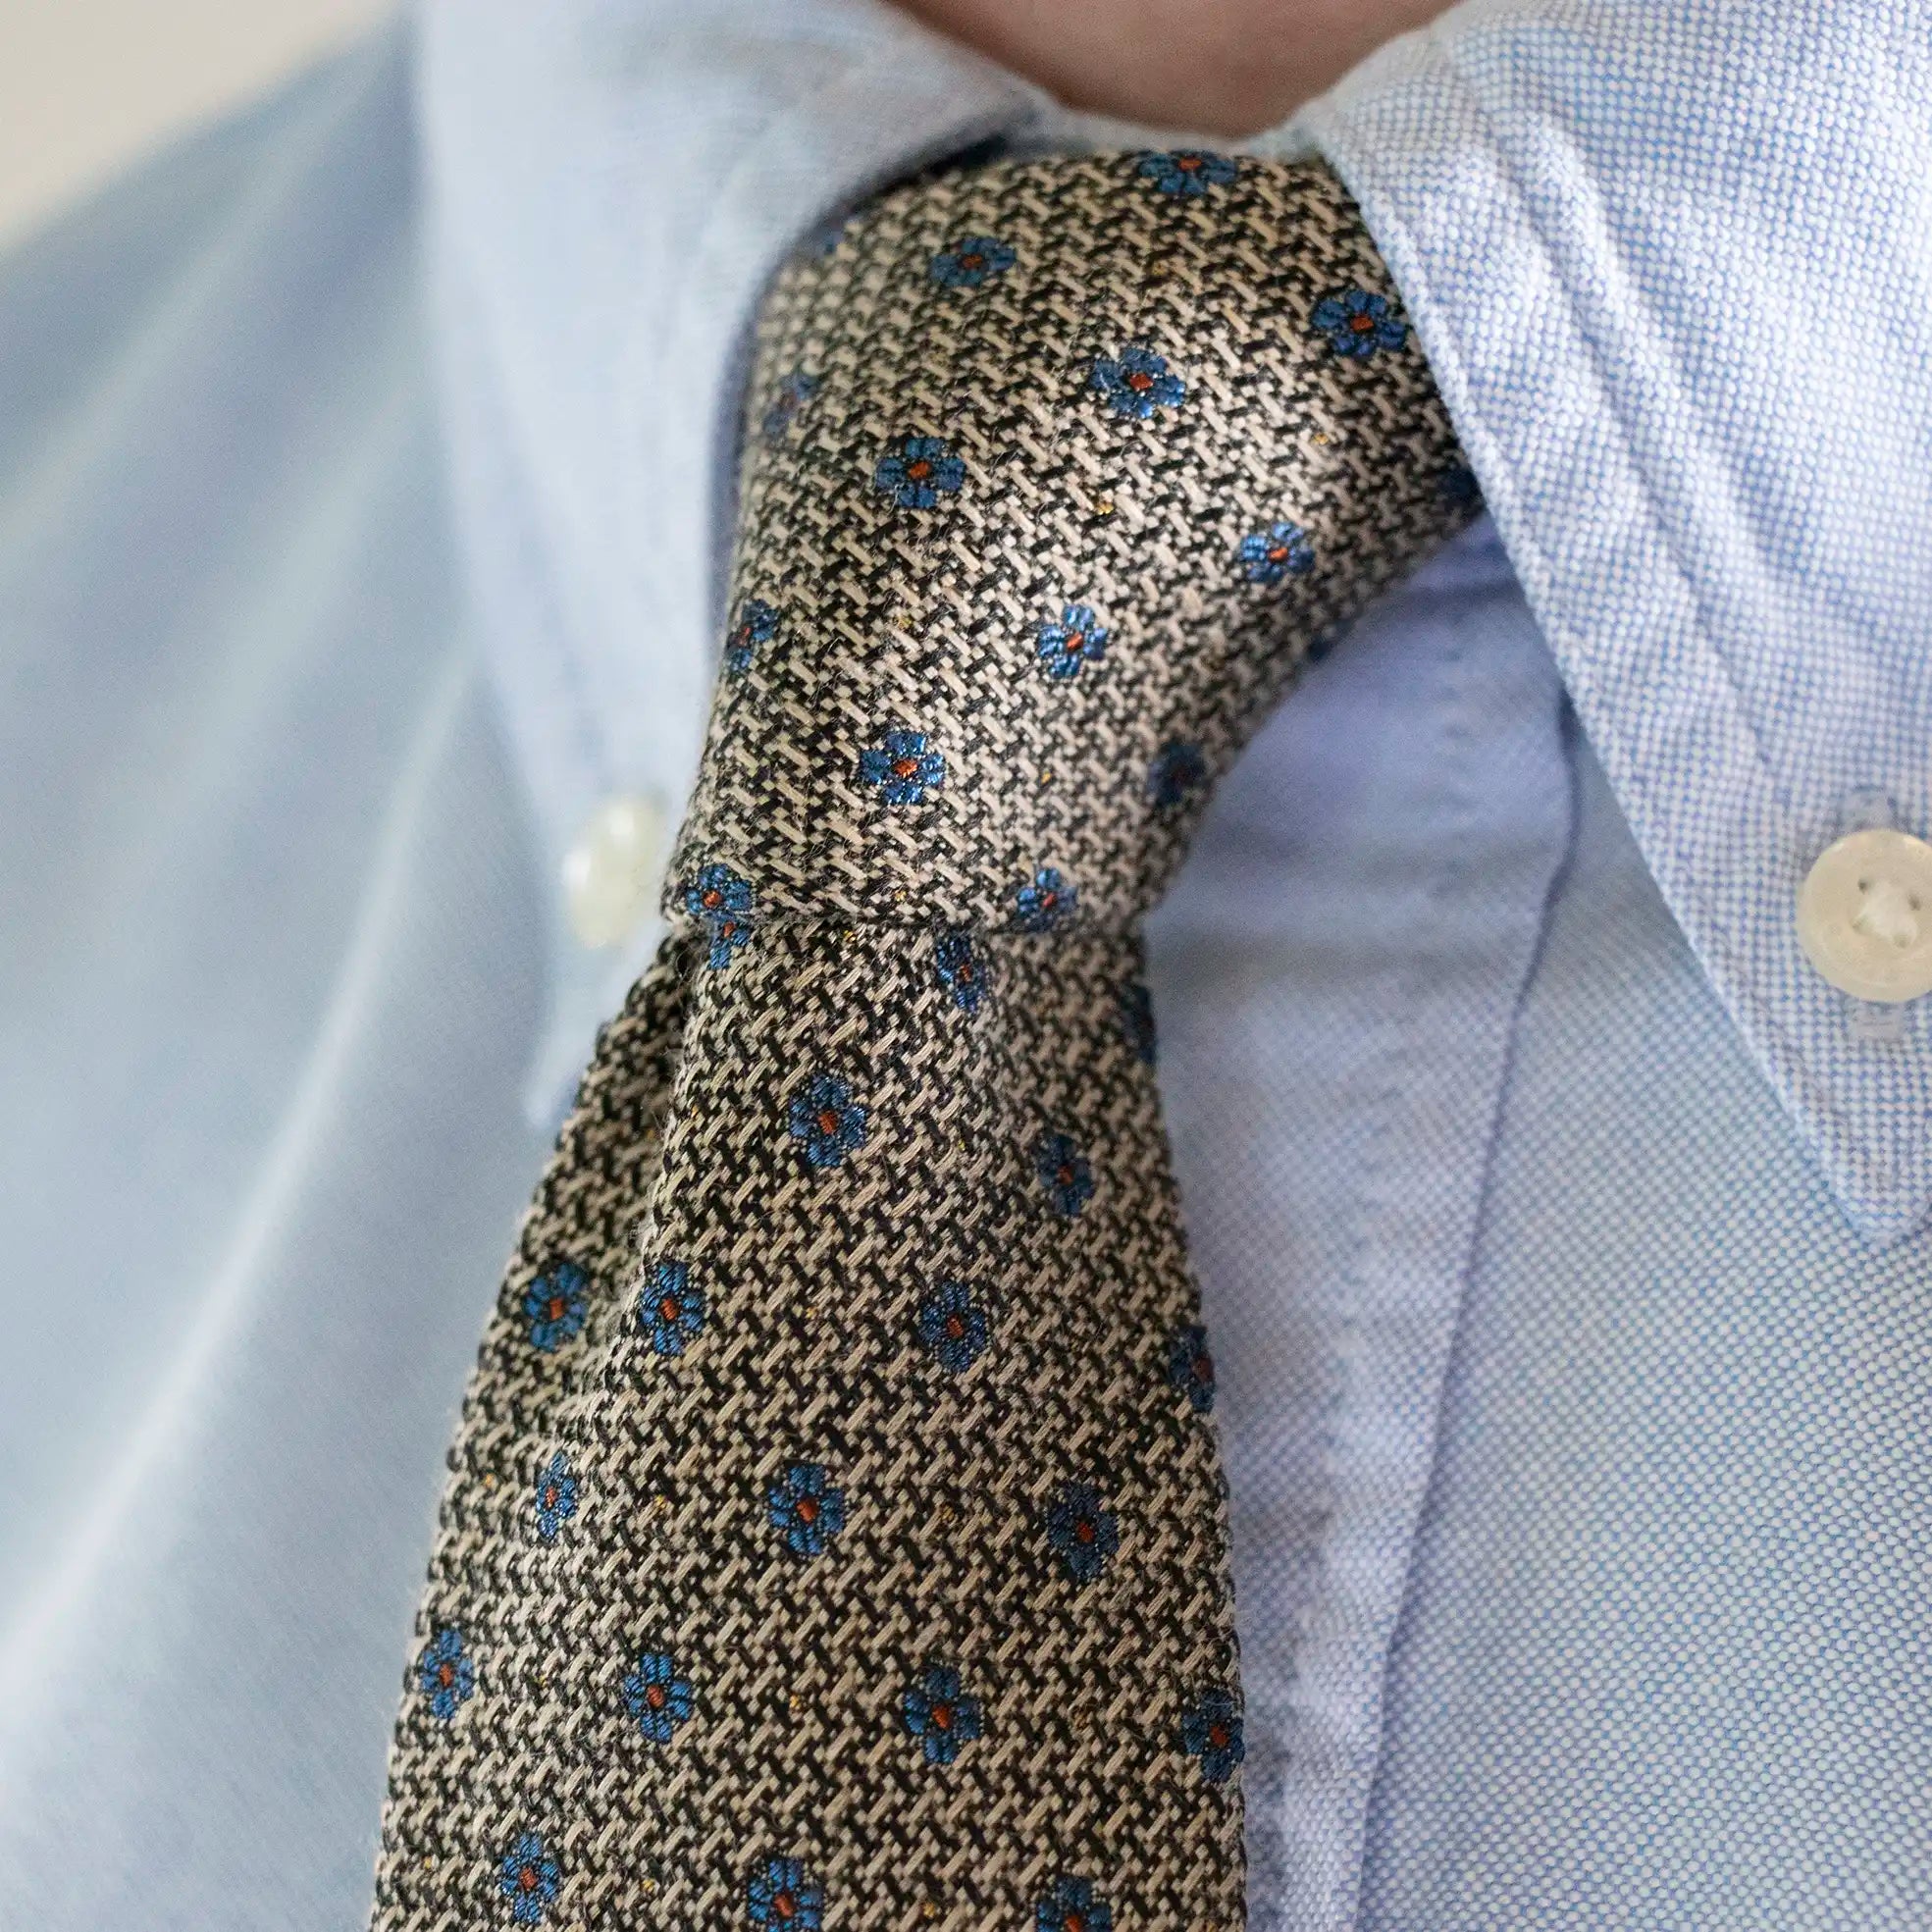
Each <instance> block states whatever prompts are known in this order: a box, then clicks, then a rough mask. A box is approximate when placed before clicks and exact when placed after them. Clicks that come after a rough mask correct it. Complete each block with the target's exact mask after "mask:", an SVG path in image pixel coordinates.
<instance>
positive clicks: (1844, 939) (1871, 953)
mask: <svg viewBox="0 0 1932 1932" xmlns="http://www.w3.org/2000/svg"><path fill="white" fill-rule="evenodd" d="M1798 941H1799V944H1800V945H1801V946H1802V947H1803V948H1804V953H1805V957H1806V958H1807V959H1808V960H1809V961H1810V962H1811V964H1812V965H1813V966H1816V967H1817V968H1818V970H1819V971H1820V972H1821V973H1823V974H1824V976H1825V977H1826V978H1827V979H1828V980H1830V981H1831V983H1832V984H1833V985H1834V986H1836V987H1837V988H1838V989H1839V991H1840V992H1843V993H1850V994H1852V995H1853V996H1854V998H1856V999H1860V1000H1876V1001H1880V1002H1884V1003H1895V1002H1898V1001H1901V1000H1915V999H1917V998H1918V997H1919V995H1920V994H1922V993H1932V845H1927V844H1926V843H1925V841H1924V840H1923V839H1915V838H1912V837H1911V836H1910V835H1909V834H1908V833H1906V832H1897V831H1891V830H1889V829H1873V830H1869V831H1863V832H1853V833H1852V834H1851V835H1850V836H1849V837H1846V838H1842V839H1840V840H1839V841H1838V843H1837V844H1836V845H1831V846H1827V847H1826V848H1825V850H1824V851H1823V852H1821V853H1820V854H1819V855H1818V858H1817V862H1816V863H1815V864H1813V865H1812V867H1811V869H1810V871H1809V872H1808V873H1806V874H1805V878H1804V883H1803V885H1802V886H1801V887H1800V888H1799V894H1798Z"/></svg>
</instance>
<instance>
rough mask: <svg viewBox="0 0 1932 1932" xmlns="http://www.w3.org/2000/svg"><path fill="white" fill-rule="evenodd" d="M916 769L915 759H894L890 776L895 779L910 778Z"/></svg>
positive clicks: (916, 760)
mask: <svg viewBox="0 0 1932 1932" xmlns="http://www.w3.org/2000/svg"><path fill="white" fill-rule="evenodd" d="M918 768H919V761H918V759H917V758H894V759H893V761H892V775H893V776H894V777H895V778H910V777H912V775H913V774H914V772H915V771H916V770H918Z"/></svg>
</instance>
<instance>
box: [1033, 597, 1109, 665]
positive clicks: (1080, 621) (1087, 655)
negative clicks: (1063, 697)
mask: <svg viewBox="0 0 1932 1932" xmlns="http://www.w3.org/2000/svg"><path fill="white" fill-rule="evenodd" d="M1037 648H1038V651H1039V657H1040V662H1041V663H1042V664H1044V665H1045V666H1046V673H1047V676H1048V677H1050V678H1059V679H1060V680H1061V681H1062V682H1063V683H1064V682H1065V681H1066V680H1067V679H1069V678H1076V677H1078V676H1079V675H1080V672H1081V670H1082V669H1083V668H1084V667H1085V666H1086V665H1088V664H1097V663H1099V662H1100V660H1101V659H1102V658H1103V657H1105V656H1106V655H1107V632H1106V631H1105V630H1104V629H1103V628H1102V627H1101V623H1100V619H1099V618H1098V617H1097V616H1096V615H1095V614H1094V611H1093V609H1092V607H1091V606H1090V605H1087V604H1084V603H1070V604H1068V605H1066V606H1065V607H1064V608H1063V609H1062V611H1061V613H1060V615H1059V617H1058V618H1053V617H1046V618H1042V619H1041V621H1040V629H1039V644H1038V647H1037Z"/></svg>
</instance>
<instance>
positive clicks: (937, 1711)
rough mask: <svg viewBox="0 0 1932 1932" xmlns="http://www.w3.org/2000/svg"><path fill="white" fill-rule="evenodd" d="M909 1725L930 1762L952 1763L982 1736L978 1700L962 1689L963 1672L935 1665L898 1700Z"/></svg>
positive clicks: (908, 1728)
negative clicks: (966, 1747)
mask: <svg viewBox="0 0 1932 1932" xmlns="http://www.w3.org/2000/svg"><path fill="white" fill-rule="evenodd" d="M899 1708H900V1710H901V1711H902V1712H903V1713H904V1714H905V1718H906V1728H907V1730H909V1731H910V1732H911V1733H912V1734H913V1736H914V1737H915V1738H916V1739H918V1741H919V1743H920V1744H921V1745H922V1746H924V1748H925V1761H926V1762H927V1763H928V1764H950V1763H952V1761H953V1760H954V1758H956V1757H957V1756H959V1754H960V1751H961V1749H962V1748H963V1747H964V1746H966V1745H968V1744H970V1743H971V1742H972V1740H973V1739H974V1738H976V1737H978V1735H979V1699H978V1698H977V1697H967V1696H966V1694H965V1692H964V1691H962V1690H961V1688H960V1673H959V1672H958V1671H957V1670H954V1669H952V1668H951V1667H950V1666H948V1665H945V1664H935V1665H934V1666H933V1667H932V1668H931V1669H930V1670H928V1671H927V1672H926V1674H925V1676H924V1678H923V1680H921V1682H919V1683H918V1684H916V1685H914V1687H913V1689H911V1690H910V1691H908V1692H907V1693H906V1694H905V1696H904V1697H901V1698H900V1700H899Z"/></svg>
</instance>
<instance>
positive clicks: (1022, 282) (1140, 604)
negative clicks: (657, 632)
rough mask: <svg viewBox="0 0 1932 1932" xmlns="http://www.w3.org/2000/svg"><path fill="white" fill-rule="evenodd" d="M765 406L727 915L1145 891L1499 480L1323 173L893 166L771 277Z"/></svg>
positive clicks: (724, 903) (752, 523)
mask: <svg viewBox="0 0 1932 1932" xmlns="http://www.w3.org/2000/svg"><path fill="white" fill-rule="evenodd" d="M749 426H750V427H749V433H748V436H747V439H746V451H745V460H744V465H743V472H742V477H741V508H740V519H739V536H738V545H737V551H736V564H735V572H734V582H733V585H732V592H731V602H730V606H729V612H728V617H727V632H726V637H725V643H724V651H723V664H722V674H721V678H720V683H719V689H718V697H717V702H716V705H715V707H714V710H713V713H712V719H711V725H710V730H709V735H708V739H707V743H706V747H705V757H704V762H703V766H702V769H701V773H700V778H699V784H698V789H697V793H696V796H695V798H694V801H693V805H692V809H691V813H690V816H689V818H688V819H687V821H686V824H685V828H684V832H683V834H682V836H681V839H680V842H679V857H678V862H677V864H676V866H675V867H674V874H673V881H672V886H671V893H672V903H671V908H670V910H671V911H672V913H673V915H674V916H678V915H681V916H683V917H685V918H687V919H696V920H699V921H701V922H702V923H704V924H705V925H706V926H707V927H709V928H710V929H711V930H712V932H713V933H714V934H716V933H717V932H719V931H721V930H725V931H727V934H729V933H735V932H738V931H742V930H746V929H749V927H750V926H751V924H753V923H754V922H756V921H757V920H760V919H768V918H780V917H832V918H838V919H843V920H848V921H854V920H865V919H877V918H892V919H907V920H920V921H924V920H932V919H937V920H941V921H944V922H946V923H949V924H963V925H977V926H1018V927H1019V928H1021V929H1037V928H1040V927H1044V926H1047V925H1052V924H1056V923H1060V922H1063V921H1065V920H1068V919H1079V920H1092V921H1097V922H1099V923H1102V924H1121V923H1124V922H1127V921H1130V920H1131V919H1132V918H1134V917H1135V916H1136V915H1137V914H1140V913H1141V912H1143V911H1144V910H1146V908H1147V907H1148V906H1149V905H1151V904H1152V903H1153V901H1154V900H1155V899H1157V898H1158V897H1159V896H1160V894H1161V892H1162V890H1163V889H1164V888H1165V886H1166V884H1167V882H1168V879H1169V878H1170V876H1171V875H1172V873H1173V871H1174V869H1175V865H1176V864H1177V863H1178V862H1179V860H1180V858H1181V856H1182V855H1183V853H1184V851H1185V846H1186V841H1187V836H1188V833H1189V831H1190V830H1191V827H1192V825H1193V824H1194V822H1195V820H1196V818H1197V816H1198V814H1199V812H1200V809H1201V808H1202V806H1203V805H1204V803H1205V801H1206V797H1207V794H1208V790H1209V788H1210V785H1211V783H1212V781H1213V780H1214V779H1215V777H1216V776H1218V774H1219V773H1220V772H1221V771H1222V770H1223V769H1224V768H1225V767H1226V765H1227V763H1228V761H1229V760H1230V759H1231V758H1232V757H1233V756H1234V754H1235V753H1236V752H1237V751H1238V750H1239V748H1240V746H1241V745H1242V743H1243V742H1244V741H1245V740H1246V738H1247V736H1248V734H1249V733H1250V732H1251V731H1252V729H1253V728H1254V725H1255V724H1256V723H1257V722H1258V720H1259V719H1260V718H1261V717H1262V716H1263V715H1264V714H1265V713H1266V711H1267V709H1268V707H1269V706H1270V705H1272V704H1273V702H1274V701H1275V700H1276V698H1277V697H1278V696H1279V693H1280V691H1281V689H1282V688H1283V686H1284V684H1285V683H1286V681H1287V680H1288V678H1289V677H1290V676H1291V675H1292V673H1293V672H1294V670H1295V669H1296V668H1297V666H1299V665H1300V664H1301V663H1302V662H1303V661H1305V660H1306V658H1307V657H1308V656H1309V655H1310V653H1312V652H1316V651H1319V649H1320V648H1321V646H1322V645H1323V644H1324V643H1326V642H1327V641H1328V639H1329V638H1331V637H1332V635H1333V634H1334V632H1335V631H1336V629H1337V628H1338V627H1339V626H1341V625H1342V624H1344V623H1345V622H1346V621H1347V620H1348V619H1349V618H1350V617H1352V616H1353V615H1354V614H1355V612H1356V611H1357V610H1358V609H1359V608H1360V606H1361V605H1362V604H1363V603H1364V602H1365V601H1366V600H1368V598H1369V597H1370V596H1372V595H1373V593H1374V592H1375V591H1376V589H1378V588H1379V587H1380V586H1381V584H1383V583H1384V581H1385V580H1386V579H1387V578H1388V577H1389V576H1390V575H1392V574H1393V573H1394V572H1396V571H1398V570H1400V569H1402V568H1404V567H1405V566H1407V565H1409V564H1411V563H1413V562H1414V561H1415V560H1417V558H1418V557H1419V556H1420V555H1421V554H1423V553H1424V552H1425V551H1426V549H1427V548H1430V547H1431V546H1432V545H1434V544H1435V543H1436V542H1437V541H1438V540H1439V539H1440V538H1441V537H1442V536H1444V535H1446V534H1447V533H1448V532H1449V531H1450V530H1452V529H1453V528H1455V527H1456V525H1457V524H1459V523H1461V522H1463V521H1465V520H1466V519H1467V517H1468V516H1469V515H1470V514H1471V512H1472V509H1473V506H1474V501H1475V492H1474V486H1473V483H1472V482H1471V480H1470V478H1469V473H1468V471H1467V470H1466V469H1465V468H1463V467H1462V463H1461V458H1460V456H1459V455H1458V452H1457V449H1456V445H1455V442H1454V438H1453V435H1452V433H1451V431H1450V429H1449V426H1448V422H1447V419H1446V417H1445V415H1444V413H1443V411H1442V409H1441V406H1440V403H1439V401H1438V400H1437V398H1436V392H1435V387H1434V384H1433V382H1432V381H1431V378H1430V375H1429V371H1428V368H1427V366H1426V365H1425V363H1424V362H1423V359H1422V356H1421V353H1420V351H1419V349H1418V347H1417V345H1416V343H1415V341H1414V339H1413V338H1412V336H1411V334H1410V331H1409V329H1408V327H1407V325H1406V323H1405V322H1404V321H1403V319H1402V316H1401V313H1400V310H1399V306H1398V304H1397V301H1396V298H1395V296H1394V294H1393V292H1392V290H1391V289H1390V288H1389V287H1388V285H1387V283H1386V279H1385V277H1384V272H1383V270H1382V267H1381V264H1380V262H1379V260H1378V258H1377V256H1376V253H1375V250H1374V248H1373V246H1372V244H1371V243H1370V241H1369V239H1368V236H1367V235H1366V233H1365V232H1364V230H1363V228H1362V226H1361V222H1360V219H1359V217H1358V216H1357V214H1356V212H1355V210H1354V208H1353V206H1352V204H1351V203H1350V202H1349V201H1348V199H1347V197H1346V196H1345V194H1344V193H1343V191H1342V190H1341V188H1340V187H1339V185H1338V184H1337V183H1336V182H1335V180H1334V178H1333V176H1332V174H1330V173H1329V171H1328V170H1327V169H1326V168H1324V167H1322V166H1320V165H1319V164H1287V163H1279V162H1263V161H1254V160H1246V159H1243V160H1239V161H1236V160H1233V159H1230V158H1227V157H1224V156H1219V155H1208V154H1193V153H1182V154H1158V155H1157V154H1148V155H1109V156H1096V157H1088V158H1082V159H1054V160H1035V161H1025V162H1007V163H999V164H996V165H993V166H989V167H986V168H983V169H980V170H978V171H976V172H971V173H957V174H949V175H942V176H939V177H936V178H933V179H930V180H927V181H923V182H920V183H915V184H914V185H912V186H910V187H906V188H903V189H900V190H898V191H896V192H894V193H891V194H889V195H887V196H885V197H883V198H882V199H880V200H878V201H876V202H874V203H872V204H870V205H869V206H867V207H866V208H865V209H863V210H862V211H861V212H860V213H859V214H857V215H855V216H854V217H852V218H851V219H850V220H849V221H847V222H846V223H845V224H844V225H843V227H842V228H840V229H839V230H838V231H837V232H836V234H834V235H830V236H829V237H827V238H826V240H825V241H824V242H823V243H822V244H821V245H820V246H818V247H817V248H816V249H814V250H812V251H810V252H809V253H807V254H806V255H803V256H801V257H800V258H798V259H796V260H795V261H793V262H792V263H791V264H790V265H788V266H787V267H786V268H785V269H784V270H783V271H782V272H781V274H780V275H779V277H778V278H777V281H776V283H775V285H774V287H773V288H772V291H771V293H770V295H769V297H768V299H767V300H766V302H765V304H764V307H763V310H762V313H761V316H760V320H759V326H758V333H757V351H756V356H755V362H754V372H753V377H752V382H751V387H750V397H749ZM727 943H729V938H728V936H727Z"/></svg>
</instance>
